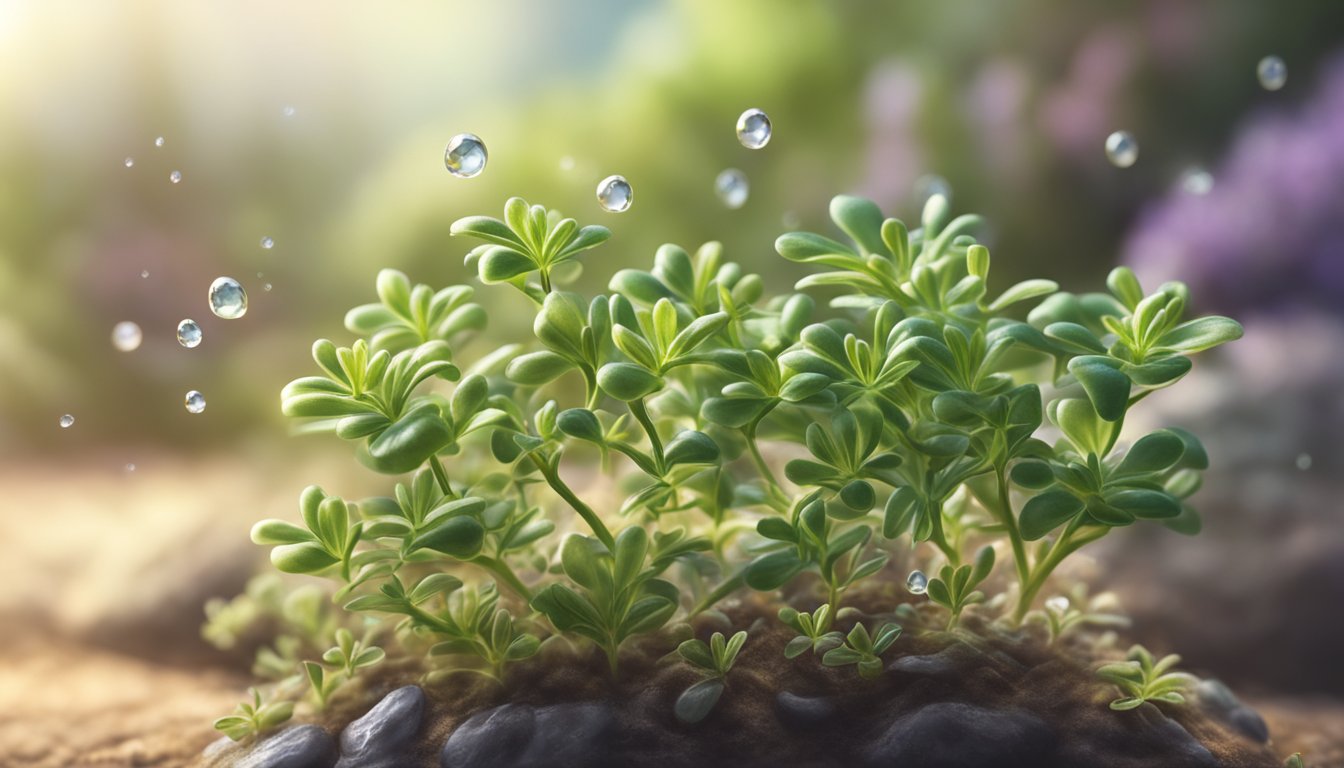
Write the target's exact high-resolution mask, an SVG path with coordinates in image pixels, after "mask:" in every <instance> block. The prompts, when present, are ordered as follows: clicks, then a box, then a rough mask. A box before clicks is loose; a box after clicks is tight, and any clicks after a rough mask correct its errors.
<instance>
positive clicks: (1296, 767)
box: [1283, 752, 1306, 768]
mask: <svg viewBox="0 0 1344 768" xmlns="http://www.w3.org/2000/svg"><path fill="white" fill-rule="evenodd" d="M1283 768H1306V763H1303V762H1302V753H1301V752H1294V753H1293V754H1291V755H1289V756H1288V759H1287V760H1284V761H1283Z"/></svg>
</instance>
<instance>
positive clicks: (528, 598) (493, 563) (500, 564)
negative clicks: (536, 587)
mask: <svg viewBox="0 0 1344 768" xmlns="http://www.w3.org/2000/svg"><path fill="white" fill-rule="evenodd" d="M471 562H473V563H475V564H477V565H479V566H481V567H482V568H484V569H486V570H488V571H490V572H491V573H493V574H495V575H496V576H498V577H499V579H500V580H501V581H503V582H504V583H505V584H507V585H508V586H509V589H512V590H513V591H514V592H515V593H516V594H517V595H518V596H519V597H521V598H523V601H524V602H526V603H528V604H529V605H530V604H531V603H532V590H530V589H528V588H527V585H526V584H524V583H523V581H522V579H519V578H518V574H516V573H514V572H513V569H512V568H510V567H509V564H508V563H506V562H504V561H503V560H502V559H497V558H493V557H487V556H486V555H477V556H476V557H474V558H472V559H471Z"/></svg>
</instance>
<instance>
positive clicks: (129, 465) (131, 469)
mask: <svg viewBox="0 0 1344 768" xmlns="http://www.w3.org/2000/svg"><path fill="white" fill-rule="evenodd" d="M126 471H127V472H134V471H135V464H133V463H131V462H129V461H128V462H126Z"/></svg>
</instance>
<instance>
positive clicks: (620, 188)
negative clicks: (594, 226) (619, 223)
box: [597, 176, 635, 213]
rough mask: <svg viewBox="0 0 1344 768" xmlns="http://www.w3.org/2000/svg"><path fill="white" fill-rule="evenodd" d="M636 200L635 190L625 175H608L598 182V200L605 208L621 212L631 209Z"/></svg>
mask: <svg viewBox="0 0 1344 768" xmlns="http://www.w3.org/2000/svg"><path fill="white" fill-rule="evenodd" d="M634 201H635V190H634V189H632V188H631V187H630V182H628V181H626V180H625V177H624V176H608V177H607V178H605V179H603V180H601V181H599V182H598V183H597V202H598V205H601V206H602V209H603V210H606V211H611V212H612V213H621V212H622V211H628V210H630V204H631V203H633V202H634Z"/></svg>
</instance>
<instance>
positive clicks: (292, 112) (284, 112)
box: [280, 107, 298, 117]
mask: <svg viewBox="0 0 1344 768" xmlns="http://www.w3.org/2000/svg"><path fill="white" fill-rule="evenodd" d="M297 112H298V110H297V109H295V108H293V107H285V108H284V109H282V110H280V114H282V115H284V116H285V117H293V116H294V115H295V114H296V113H297Z"/></svg>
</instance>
